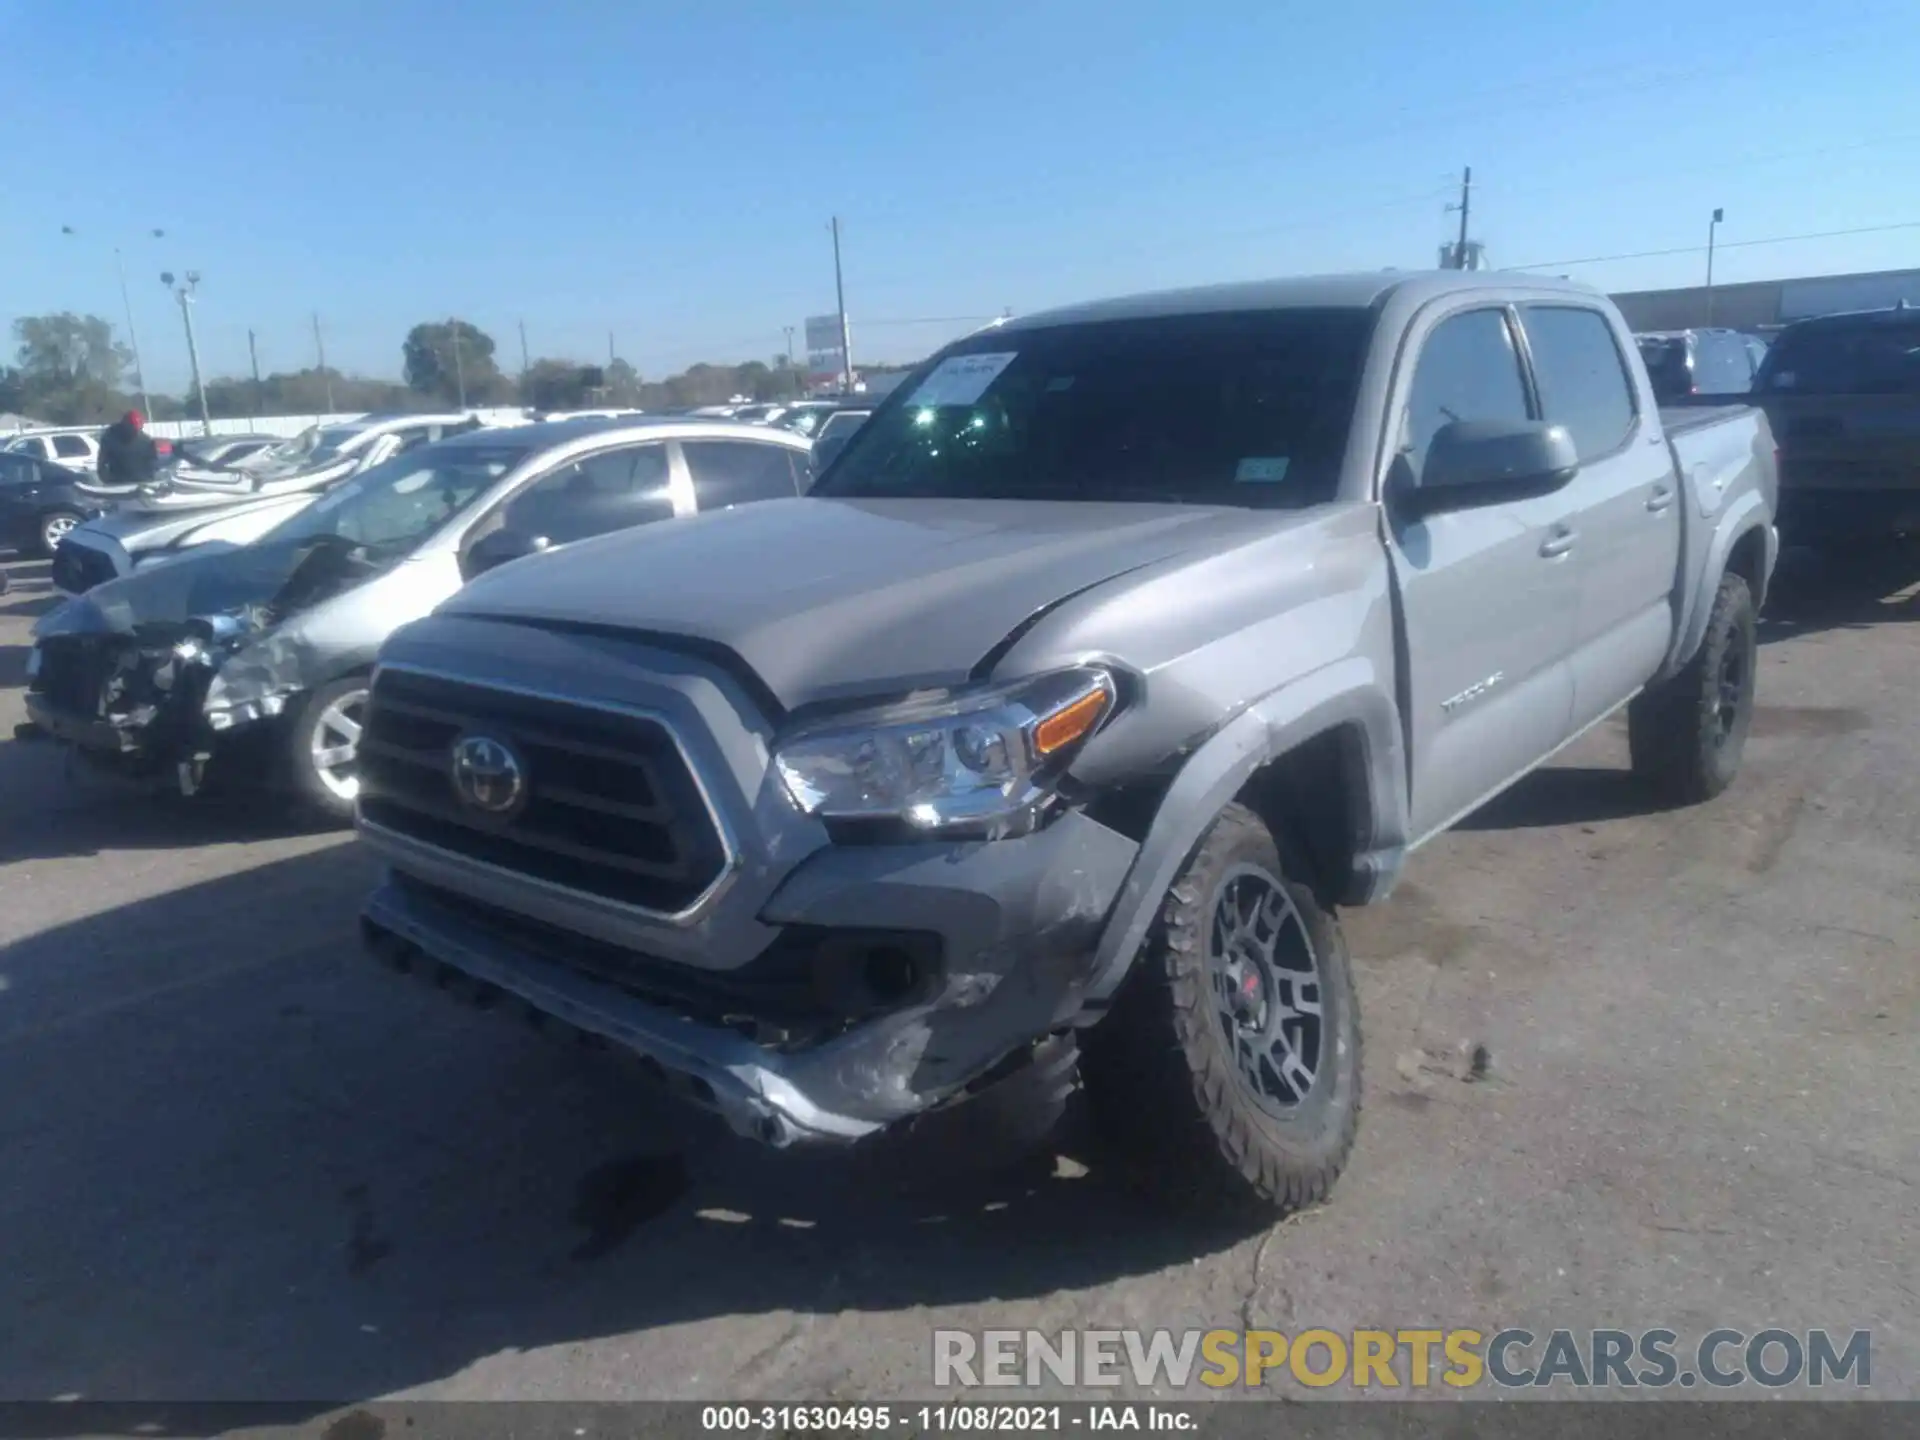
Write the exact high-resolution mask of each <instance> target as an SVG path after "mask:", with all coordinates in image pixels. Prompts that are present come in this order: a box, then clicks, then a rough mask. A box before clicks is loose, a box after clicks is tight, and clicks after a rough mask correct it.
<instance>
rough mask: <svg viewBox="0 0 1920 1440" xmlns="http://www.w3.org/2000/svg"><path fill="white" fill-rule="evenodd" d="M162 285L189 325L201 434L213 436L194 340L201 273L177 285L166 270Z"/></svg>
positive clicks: (188, 275) (189, 355) (189, 350)
mask: <svg viewBox="0 0 1920 1440" xmlns="http://www.w3.org/2000/svg"><path fill="white" fill-rule="evenodd" d="M160 283H161V284H162V285H164V286H166V287H167V288H168V289H169V290H171V291H173V296H174V299H176V300H178V301H179V302H180V318H181V319H182V320H184V321H185V322H186V325H187V363H188V364H189V365H191V366H192V367H193V393H194V394H195V395H196V396H197V397H198V398H199V401H200V433H201V434H202V435H211V434H213V419H212V417H211V416H209V415H208V414H207V389H206V386H204V385H202V384H201V383H200V345H199V342H197V341H196V340H195V339H194V338H193V292H194V291H195V290H198V289H199V288H200V272H199V271H198V270H189V271H187V273H186V278H185V279H184V280H183V281H181V282H180V283H177V284H176V283H175V281H174V278H173V272H172V271H171V270H164V271H162V272H161V274H160Z"/></svg>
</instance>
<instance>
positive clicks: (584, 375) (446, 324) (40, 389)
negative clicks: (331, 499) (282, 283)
mask: <svg viewBox="0 0 1920 1440" xmlns="http://www.w3.org/2000/svg"><path fill="white" fill-rule="evenodd" d="M13 337H14V341H15V344H16V347H17V350H16V354H15V357H14V363H13V364H11V365H0V414H6V413H13V414H19V415H25V416H28V417H30V418H31V419H34V420H38V421H45V422H47V423H49V424H54V425H90V424H103V423H105V422H107V421H110V420H113V419H115V418H116V417H118V416H119V415H121V414H123V413H124V412H125V411H127V410H129V409H135V408H138V406H139V403H140V400H139V396H138V394H137V393H135V391H134V390H133V389H131V388H130V376H131V374H132V368H133V354H132V352H131V351H130V350H128V349H127V347H126V346H124V345H122V344H121V343H120V341H119V340H118V338H117V337H116V335H115V333H114V328H113V326H112V324H111V323H110V322H109V321H107V320H105V319H103V318H101V317H100V316H98V315H76V314H74V313H72V312H71V311H62V312H60V313H58V314H52V315H29V316H23V317H21V318H20V319H17V320H15V321H14V322H13ZM496 351H497V347H496V345H495V342H494V339H493V337H492V336H491V335H489V334H487V333H486V332H485V331H484V330H481V329H480V328H479V327H478V326H475V325H472V324H470V323H469V322H467V321H465V320H445V321H432V322H424V323H422V324H419V325H415V326H414V327H413V328H412V329H411V330H409V331H408V332H407V335H406V339H405V340H404V341H403V342H402V343H401V347H400V354H401V376H402V378H401V379H400V380H399V381H392V380H381V379H377V378H373V377H369V376H364V375H347V374H343V373H342V372H341V371H339V370H336V369H332V368H328V369H324V370H323V369H320V368H319V367H310V368H307V369H303V370H291V371H286V370H277V371H275V372H273V373H272V374H270V375H263V376H261V377H260V378H259V379H258V380H257V381H256V380H255V379H254V378H253V377H252V376H251V375H243V376H229V375H223V376H210V377H208V378H207V380H206V383H205V388H206V401H207V413H208V414H209V415H210V416H211V417H212V418H214V419H216V420H232V419H245V418H248V417H250V416H255V415H317V414H324V413H328V412H333V413H348V412H352V413H359V412H362V411H370V410H402V411H405V410H447V409H452V408H456V407H458V406H459V405H460V404H461V401H462V399H463V398H464V401H465V404H466V406H467V407H468V408H473V407H478V406H506V405H526V406H531V407H534V408H536V409H541V410H578V409H585V408H590V407H592V408H598V407H614V406H618V407H622V408H625V407H635V408H639V409H644V410H671V409H677V408H681V407H684V406H690V405H717V404H721V403H724V402H725V401H727V400H730V399H732V398H733V397H734V396H736V395H745V396H748V397H750V398H751V399H754V400H783V399H789V398H791V397H793V396H796V395H799V394H801V393H802V392H803V391H804V390H805V388H806V378H805V376H804V375H803V374H801V373H800V372H799V371H798V370H797V369H795V368H793V367H791V366H789V365H788V363H787V359H786V357H784V356H774V357H773V360H772V363H771V364H768V363H763V362H761V361H758V360H749V361H747V362H746V363H744V364H739V365H710V364H700V365H694V366H691V367H689V368H688V369H686V370H684V371H682V372H681V373H680V374H678V375H671V376H668V377H666V378H664V379H660V380H646V379H643V378H642V377H641V376H640V374H639V372H638V371H636V370H635V369H634V368H633V366H631V365H630V364H628V363H627V362H626V361H625V360H620V359H615V360H612V361H611V362H609V363H608V364H605V365H595V364H586V363H583V362H580V361H576V360H570V359H562V358H555V357H545V358H542V359H539V360H535V361H533V362H532V363H531V364H529V365H528V366H527V367H526V369H525V370H524V371H523V372H522V373H520V374H518V375H510V374H508V373H506V372H505V371H503V370H502V369H501V368H500V364H499V360H498V356H497V353H496ZM864 368H866V369H869V370H891V369H896V368H899V367H895V366H869V367H864ZM148 401H149V403H150V407H151V409H152V411H153V413H152V415H151V416H150V417H149V418H151V419H155V420H175V419H198V418H199V415H200V405H199V397H198V396H197V395H196V394H195V393H194V392H193V391H192V390H189V391H188V392H187V393H186V394H185V395H181V396H177V397H176V396H171V395H159V394H153V393H151V392H150V393H149V395H148Z"/></svg>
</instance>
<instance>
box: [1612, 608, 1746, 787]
mask: <svg viewBox="0 0 1920 1440" xmlns="http://www.w3.org/2000/svg"><path fill="white" fill-rule="evenodd" d="M1759 661H1760V644H1759V624H1758V617H1757V616H1756V615H1755V614H1754V607H1753V592H1752V591H1751V590H1749V589H1748V588H1747V582H1746V581H1745V580H1743V579H1741V578H1740V576H1738V575H1723V576H1721V577H1720V588H1719V590H1717V591H1716V592H1715V594H1714V597H1713V609H1712V611H1711V612H1710V613H1709V614H1708V617H1707V633H1706V637H1705V638H1704V639H1703V640H1701V642H1700V648H1699V649H1698V650H1697V651H1695V652H1694V656H1693V658H1692V659H1691V660H1689V661H1688V662H1687V663H1686V665H1685V667H1683V668H1682V669H1681V670H1680V672H1679V673H1678V674H1677V675H1674V676H1673V677H1671V678H1670V679H1667V680H1663V681H1661V682H1660V683H1659V684H1657V685H1653V686H1650V687H1648V688H1647V690H1645V691H1644V692H1643V693H1642V694H1641V695H1639V696H1638V697H1637V698H1636V699H1635V700H1634V701H1633V703H1632V704H1630V705H1629V706H1628V707H1627V748H1628V751H1629V753H1630V754H1631V756H1632V758H1633V769H1634V773H1635V774H1636V775H1638V776H1640V777H1641V778H1642V779H1643V780H1645V781H1647V782H1648V783H1649V784H1651V785H1652V786H1653V787H1654V788H1655V789H1656V790H1657V791H1658V792H1659V793H1660V795H1661V797H1662V798H1663V799H1666V800H1668V801H1670V802H1672V803H1674V804H1676V805H1696V804H1699V803H1700V802H1701V801H1704V800H1711V799H1713V798H1714V797H1715V796H1716V795H1718V794H1720V792H1721V791H1723V790H1725V789H1726V788H1727V786H1729V785H1731V784H1732V783H1733V777H1734V776H1735V775H1737V774H1738V773H1739V772H1740V758H1741V756H1742V755H1743V754H1744V753H1745V751H1746V746H1747V731H1748V730H1749V729H1750V728H1751V727H1752V725H1753V695H1754V679H1755V672H1756V671H1757V669H1758V668H1759Z"/></svg>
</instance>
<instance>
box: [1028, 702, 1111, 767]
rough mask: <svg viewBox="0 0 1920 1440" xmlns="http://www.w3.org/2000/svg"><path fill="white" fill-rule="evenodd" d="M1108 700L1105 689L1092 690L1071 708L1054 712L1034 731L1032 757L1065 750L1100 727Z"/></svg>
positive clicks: (1069, 706) (1067, 707) (1070, 706)
mask: <svg viewBox="0 0 1920 1440" xmlns="http://www.w3.org/2000/svg"><path fill="white" fill-rule="evenodd" d="M1111 698H1112V697H1111V696H1110V694H1109V693H1108V692H1107V691H1106V690H1105V689H1100V690H1094V691H1091V692H1090V693H1088V694H1086V695H1082V696H1081V697H1080V698H1079V699H1078V700H1076V701H1074V702H1073V703H1072V704H1071V705H1068V706H1066V707H1064V708H1063V709H1060V710H1056V711H1054V712H1053V714H1051V715H1049V716H1048V717H1047V718H1046V719H1044V720H1042V721H1041V722H1040V723H1039V725H1038V726H1036V727H1035V728H1034V732H1033V748H1034V753H1036V754H1039V755H1052V754H1054V753H1055V752H1056V751H1060V750H1064V749H1066V747H1067V746H1069V745H1071V744H1073V742H1074V741H1076V740H1080V739H1083V738H1085V737H1086V735H1087V734H1088V732H1090V731H1091V730H1092V729H1093V727H1094V726H1095V725H1098V724H1099V723H1100V717H1101V716H1102V715H1104V714H1106V713H1107V702H1108V701H1109V700H1110V699H1111Z"/></svg>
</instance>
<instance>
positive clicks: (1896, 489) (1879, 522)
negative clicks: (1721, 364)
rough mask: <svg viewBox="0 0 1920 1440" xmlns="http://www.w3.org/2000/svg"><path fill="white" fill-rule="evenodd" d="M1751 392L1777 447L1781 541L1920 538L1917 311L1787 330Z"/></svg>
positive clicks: (1875, 313)
mask: <svg viewBox="0 0 1920 1440" xmlns="http://www.w3.org/2000/svg"><path fill="white" fill-rule="evenodd" d="M1754 389H1755V392H1756V393H1755V397H1754V398H1755V399H1756V400H1757V401H1758V403H1759V404H1760V405H1762V406H1763V407H1764V408H1765V409H1766V412H1767V418H1768V419H1769V420H1770V421H1772V422H1773V433H1774V436H1775V437H1776V440H1777V442H1778V444H1779V446H1780V522H1779V523H1780V534H1781V537H1782V538H1783V539H1788V540H1792V541H1795V542H1797V543H1799V544H1803V545H1817V546H1827V545H1850V544H1853V543H1856V542H1859V541H1862V540H1876V539H1889V538H1892V537H1894V536H1898V535H1920V309H1909V308H1907V307H1906V306H1904V305H1903V306H1900V307H1898V308H1896V309H1892V310H1866V311H1860V312H1857V313H1853V314H1846V315H1823V316H1820V317H1819V318H1818V319H1814V320H1802V321H1801V322H1799V323H1798V324H1797V325H1789V326H1788V327H1787V328H1786V329H1785V330H1783V331H1781V332H1780V334H1779V335H1778V336H1777V337H1776V338H1775V340H1774V343H1773V348H1772V349H1771V350H1769V351H1768V352H1767V359H1766V363H1765V364H1764V365H1762V366H1761V367H1760V374H1759V378H1758V379H1757V380H1756V381H1755V385H1754Z"/></svg>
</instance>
